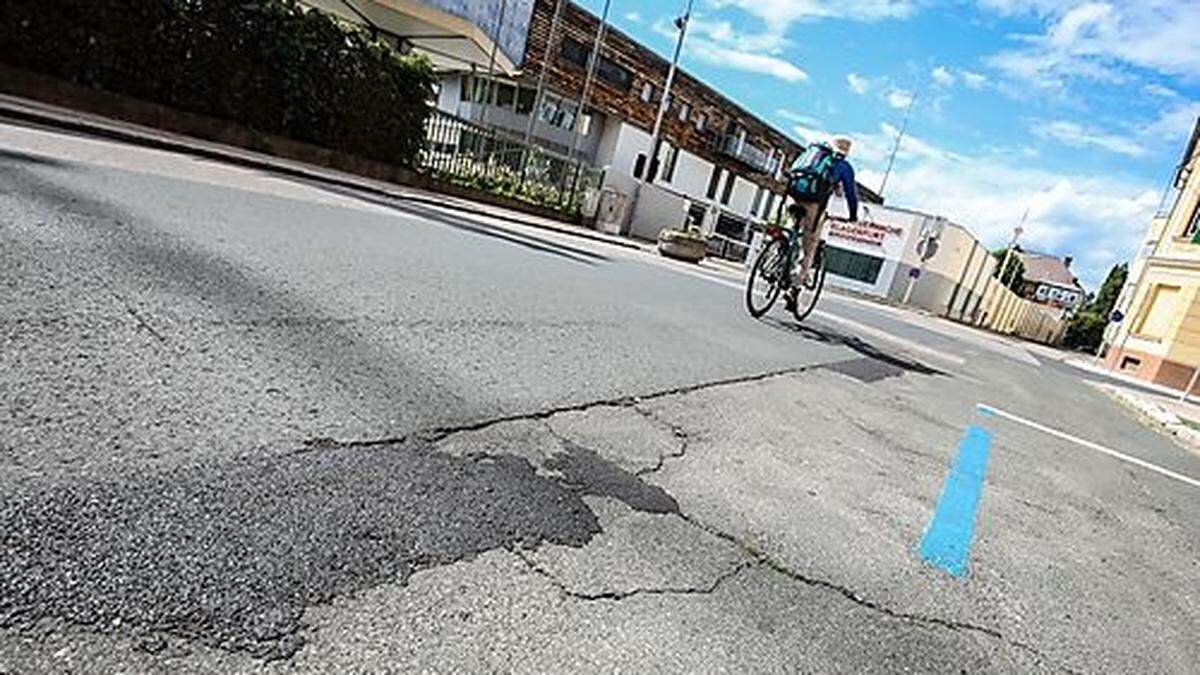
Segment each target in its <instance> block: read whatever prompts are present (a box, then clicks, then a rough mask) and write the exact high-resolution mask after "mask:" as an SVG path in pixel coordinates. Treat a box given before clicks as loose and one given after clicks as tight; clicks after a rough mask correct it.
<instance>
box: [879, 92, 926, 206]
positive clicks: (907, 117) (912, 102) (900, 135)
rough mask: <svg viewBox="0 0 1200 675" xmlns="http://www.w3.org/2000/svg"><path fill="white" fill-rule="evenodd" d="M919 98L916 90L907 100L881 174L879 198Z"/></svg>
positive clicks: (919, 93) (884, 188)
mask: <svg viewBox="0 0 1200 675" xmlns="http://www.w3.org/2000/svg"><path fill="white" fill-rule="evenodd" d="M920 96H921V91H920V90H919V89H918V90H917V91H916V92H914V93H913V97H912V98H911V99H909V100H908V109H907V110H905V111H904V123H903V124H902V125H901V126H900V133H898V134H896V143H895V145H893V146H892V154H891V155H890V156H889V157H888V164H887V170H886V171H884V172H883V182H882V183H880V185H879V196H880V197H882V196H883V191H884V190H886V189H887V184H888V179H889V178H891V177H892V167H893V166H895V164H896V155H897V154H898V153H899V152H900V144H901V143H902V142H903V141H904V135H905V134H907V133H908V123H909V122H910V121H911V120H912V112H913V108H914V107H915V106H916V105H917V99H918V98H919V97H920Z"/></svg>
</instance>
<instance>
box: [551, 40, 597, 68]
mask: <svg viewBox="0 0 1200 675" xmlns="http://www.w3.org/2000/svg"><path fill="white" fill-rule="evenodd" d="M558 54H559V57H560V58H561V59H562V60H563V61H566V62H567V63H570V64H571V65H573V66H578V67H580V68H587V65H588V60H589V59H590V58H591V54H589V53H588V48H587V45H585V44H583V43H582V42H580V41H579V40H572V39H571V38H566V39H565V40H563V43H562V47H560V48H559V52H558Z"/></svg>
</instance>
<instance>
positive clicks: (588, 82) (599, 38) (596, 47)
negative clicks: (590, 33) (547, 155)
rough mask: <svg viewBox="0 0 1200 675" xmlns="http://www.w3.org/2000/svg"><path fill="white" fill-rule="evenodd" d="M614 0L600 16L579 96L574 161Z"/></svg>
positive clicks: (571, 155) (606, 3)
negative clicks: (609, 11)
mask: <svg viewBox="0 0 1200 675" xmlns="http://www.w3.org/2000/svg"><path fill="white" fill-rule="evenodd" d="M611 7H612V0H604V13H603V14H602V15H601V16H600V27H599V28H597V29H596V42H595V44H593V45H592V55H591V57H590V58H589V59H588V68H587V77H585V78H584V80H583V92H581V93H580V95H579V105H577V106H576V107H575V108H576V109H575V121H574V123H573V124H572V125H571V131H572V132H573V133H572V134H571V152H570V153H568V154H567V157H568V158H570V159H572V160H574V159H575V153H576V152H578V150H579V136H580V130H581V125H582V124H583V110H584V108H586V107H587V103H588V97H589V96H590V95H591V93H592V82H593V81H594V80H595V78H596V67H597V65H598V64H599V63H600V47H601V45H603V44H604V34H605V33H606V32H607V31H608V10H609V9H610V8H611Z"/></svg>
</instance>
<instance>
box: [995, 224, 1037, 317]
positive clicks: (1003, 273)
mask: <svg viewBox="0 0 1200 675" xmlns="http://www.w3.org/2000/svg"><path fill="white" fill-rule="evenodd" d="M1028 219H1029V209H1025V215H1024V216H1021V224H1020V225H1017V226H1016V227H1015V228H1013V238H1012V242H1011V243H1009V245H1008V251H1006V252H1005V254H1004V262H1003V263H1001V265H1000V277H999V280H1000V289H1001V290H1000V291H999V292H997V293H996V302H995V303H993V305H992V319H993V320H994V319H995V312H996V311H997V310H998V309H999V308H1000V306H1001V305H1000V303H1002V302H1003V299H1004V296H1003V293H1004V290H1003V289H1005V288H1008V285H1007V284H1006V283H1005V281H1004V280H1005V278H1006V277H1008V264H1009V262H1011V261H1012V255H1013V250H1014V249H1016V248H1017V241H1018V240H1019V239H1020V238H1021V235H1022V234H1025V221H1026V220H1028ZM1015 274H1016V273H1015V272H1014V275H1015ZM1014 278H1015V276H1014Z"/></svg>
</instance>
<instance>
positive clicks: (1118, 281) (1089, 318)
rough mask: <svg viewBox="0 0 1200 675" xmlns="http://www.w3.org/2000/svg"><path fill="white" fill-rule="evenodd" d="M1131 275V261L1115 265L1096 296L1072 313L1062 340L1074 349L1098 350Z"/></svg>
mask: <svg viewBox="0 0 1200 675" xmlns="http://www.w3.org/2000/svg"><path fill="white" fill-rule="evenodd" d="M1128 278H1129V265H1127V264H1125V263H1122V264H1120V265H1115V266H1114V267H1113V268H1112V269H1111V270H1110V271H1109V273H1108V277H1107V278H1105V279H1104V285H1103V286H1101V287H1100V290H1099V292H1097V293H1096V297H1094V298H1092V301H1091V302H1089V303H1088V304H1087V306H1085V307H1084V308H1083V310H1082V311H1081V312H1079V313H1078V314H1076V315H1075V316H1073V317H1071V323H1070V324H1068V325H1067V333H1066V335H1065V336H1064V337H1063V344H1064V345H1065V346H1067V347H1069V348H1071V349H1086V350H1088V351H1095V350H1096V349H1097V348H1099V347H1100V343H1101V342H1103V341H1104V330H1105V329H1106V328H1108V318H1109V316H1110V315H1111V314H1112V311H1113V308H1114V307H1116V305H1117V298H1119V297H1120V296H1121V290H1122V289H1123V288H1125V280H1126V279H1128Z"/></svg>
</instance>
